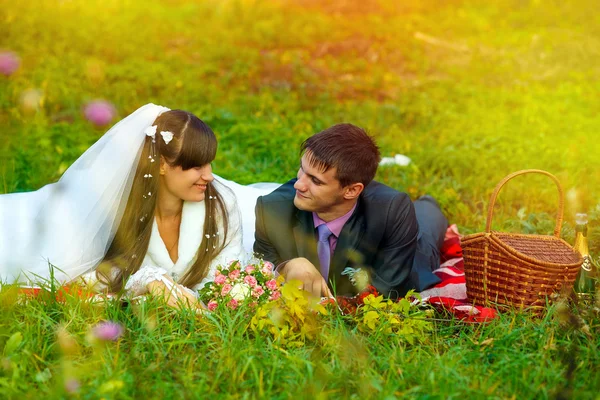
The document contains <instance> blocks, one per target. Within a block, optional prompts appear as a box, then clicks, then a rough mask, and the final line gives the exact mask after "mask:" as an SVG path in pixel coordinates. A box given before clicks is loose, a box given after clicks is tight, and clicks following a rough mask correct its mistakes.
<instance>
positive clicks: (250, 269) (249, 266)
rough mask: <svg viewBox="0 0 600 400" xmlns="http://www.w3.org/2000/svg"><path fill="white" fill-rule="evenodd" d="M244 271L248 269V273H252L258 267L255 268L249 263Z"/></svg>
mask: <svg viewBox="0 0 600 400" xmlns="http://www.w3.org/2000/svg"><path fill="white" fill-rule="evenodd" d="M244 271H246V273H247V274H251V273H253V272H254V271H256V268H254V265H251V264H248V265H246V268H244Z"/></svg>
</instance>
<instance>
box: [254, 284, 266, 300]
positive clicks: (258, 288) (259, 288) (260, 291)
mask: <svg viewBox="0 0 600 400" xmlns="http://www.w3.org/2000/svg"><path fill="white" fill-rule="evenodd" d="M264 293H265V289H263V288H262V286H256V287H255V288H254V290H253V291H252V296H254V297H260V296H262V295H263V294H264Z"/></svg>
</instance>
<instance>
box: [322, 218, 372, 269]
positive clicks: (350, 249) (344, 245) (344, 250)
mask: <svg viewBox="0 0 600 400" xmlns="http://www.w3.org/2000/svg"><path fill="white" fill-rule="evenodd" d="M358 211H359V210H358V209H357V210H356V211H355V213H354V215H353V216H352V217H350V219H349V220H348V222H346V224H345V225H344V227H343V228H342V232H341V233H340V237H339V238H338V241H337V245H336V247H335V252H334V253H333V260H332V262H331V273H330V277H331V278H332V277H333V276H334V275H335V276H339V275H340V274H341V273H342V271H343V270H344V268H346V266H347V264H348V262H350V263H352V264H358V265H360V264H362V262H363V261H364V260H361V259H360V258H362V255H361V254H360V253H359V251H358V249H359V247H360V243H361V240H362V237H363V234H364V232H365V229H364V226H365V217H364V215H362V214H361V213H359V212H358Z"/></svg>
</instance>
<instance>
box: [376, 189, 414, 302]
mask: <svg viewBox="0 0 600 400" xmlns="http://www.w3.org/2000/svg"><path fill="white" fill-rule="evenodd" d="M418 234H419V226H418V224H417V218H416V215H415V208H414V205H413V203H412V201H411V200H410V198H409V197H408V195H406V194H404V193H402V194H399V195H398V196H395V197H394V199H393V200H392V201H391V202H390V204H389V208H388V210H387V217H386V223H385V232H384V237H383V241H382V245H381V247H380V248H379V249H378V252H377V258H376V262H375V263H374V265H373V271H372V279H371V281H372V283H373V286H375V287H376V288H377V290H378V291H379V292H380V293H382V294H384V295H386V296H389V297H390V298H393V299H395V298H398V297H399V296H403V295H404V294H405V293H406V292H407V291H408V290H410V289H411V288H412V283H411V270H412V265H413V261H414V257H415V252H416V250H417V238H418Z"/></svg>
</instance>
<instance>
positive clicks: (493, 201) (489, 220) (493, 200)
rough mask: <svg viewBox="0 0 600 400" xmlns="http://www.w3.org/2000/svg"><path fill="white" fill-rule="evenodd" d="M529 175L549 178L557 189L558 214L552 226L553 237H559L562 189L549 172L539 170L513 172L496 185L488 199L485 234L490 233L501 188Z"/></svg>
mask: <svg viewBox="0 0 600 400" xmlns="http://www.w3.org/2000/svg"><path fill="white" fill-rule="evenodd" d="M531 173H536V174H542V175H546V176H549V177H550V178H552V180H553V181H554V183H555V184H556V188H557V189H558V213H557V214H556V225H555V226H554V236H556V237H560V228H561V227H562V223H563V212H564V208H565V199H564V194H563V188H562V186H561V185H560V182H559V181H558V179H557V178H556V177H555V176H554V175H552V174H551V173H550V172H546V171H543V170H541V169H524V170H521V171H517V172H513V173H512V174H510V175H508V176H506V177H505V178H504V179H502V180H501V181H500V183H498V185H496V188H495V189H494V193H492V197H491V198H490V205H489V207H488V215H487V221H486V223H485V232H486V233H490V232H491V229H492V217H493V216H494V205H495V204H496V198H497V197H498V193H500V189H502V187H503V186H504V185H505V184H506V183H507V182H508V181H510V180H511V179H512V178H514V177H516V176H519V175H525V174H531Z"/></svg>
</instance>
